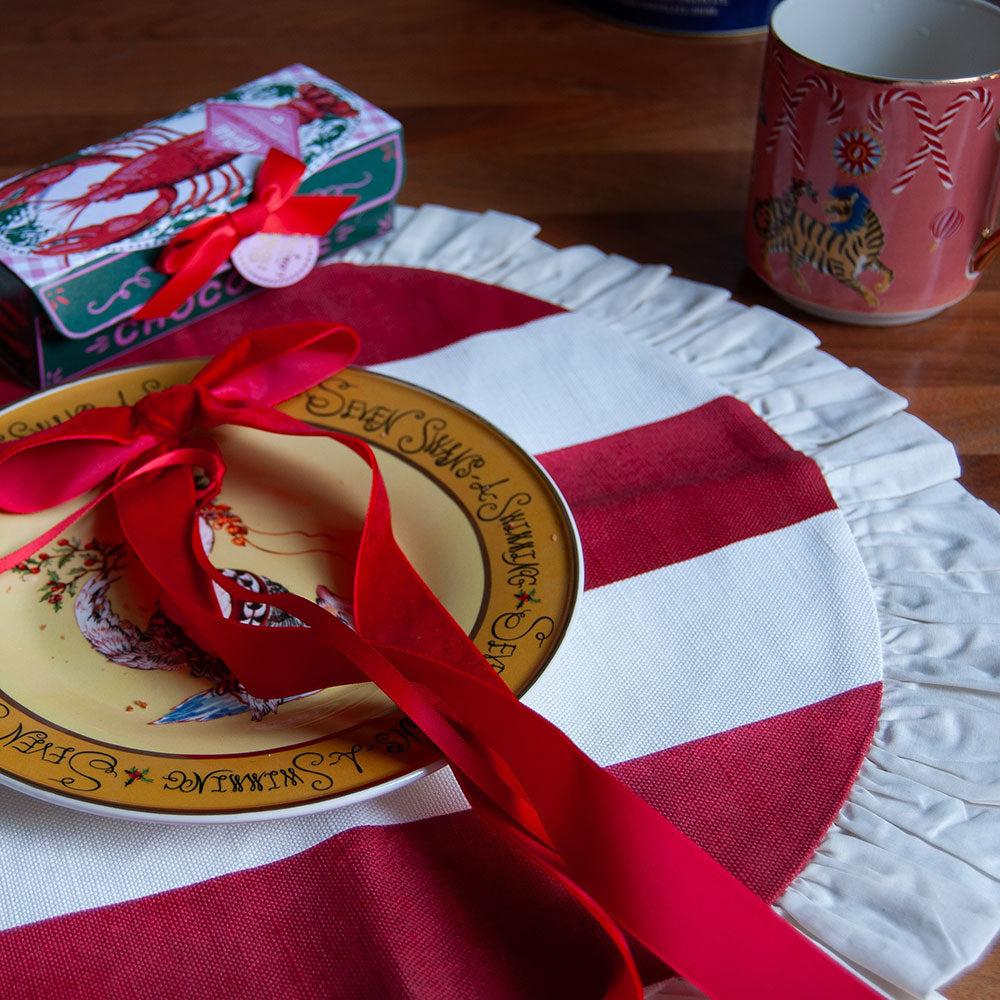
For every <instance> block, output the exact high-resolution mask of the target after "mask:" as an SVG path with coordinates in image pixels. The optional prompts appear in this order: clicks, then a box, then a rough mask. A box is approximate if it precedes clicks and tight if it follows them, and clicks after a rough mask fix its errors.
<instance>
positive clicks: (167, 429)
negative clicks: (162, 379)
mask: <svg viewBox="0 0 1000 1000" xmlns="http://www.w3.org/2000/svg"><path fill="white" fill-rule="evenodd" d="M205 392H206V391H205V390H204V389H201V388H198V387H196V386H193V385H191V384H190V383H185V384H183V385H172V386H170V388H169V389H160V390H159V391H158V392H151V393H150V394H149V395H148V396H143V397H142V398H141V399H140V400H139V401H138V402H137V403H136V404H135V405H134V406H133V407H132V417H133V419H134V420H135V422H136V424H137V425H138V426H139V427H140V428H141V429H142V430H144V431H146V432H147V433H149V434H152V435H154V436H155V437H158V438H160V439H161V440H163V441H181V440H183V439H184V438H186V437H187V436H188V435H189V434H190V433H191V431H192V430H193V429H194V428H195V427H196V426H199V425H200V424H202V422H203V419H204V414H205V410H206V408H205V406H204V401H203V396H204V394H205Z"/></svg>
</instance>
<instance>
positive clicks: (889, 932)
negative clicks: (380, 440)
mask: <svg viewBox="0 0 1000 1000" xmlns="http://www.w3.org/2000/svg"><path fill="white" fill-rule="evenodd" d="M537 232H538V228H537V227H536V226H535V225H533V224H532V223H530V222H526V221H525V220H523V219H519V218H512V217H510V216H504V215H500V214H495V213H486V214H484V215H477V214H471V213H463V212H457V211H454V210H451V209H446V208H440V207H436V206H429V207H424V208H421V209H420V210H418V211H416V212H412V213H411V212H407V211H403V212H401V213H400V216H399V218H398V220H397V231H396V233H394V234H393V235H391V236H390V237H388V238H387V239H385V240H383V241H381V242H377V243H369V244H363V245H361V246H358V247H355V248H353V249H352V250H349V251H347V252H346V253H345V254H344V256H343V259H344V260H345V261H349V262H353V263H359V264H398V265H404V266H417V267H426V268H431V269H435V270H440V271H445V272H449V273H454V274H461V275H464V276H466V277H470V278H475V279H477V280H479V281H484V282H488V283H491V284H497V285H501V286H503V287H506V288H511V289H514V290H517V291H520V292H524V293H525V294H528V295H532V296H536V297H538V298H542V299H545V300H547V301H551V302H553V303H557V304H559V305H561V306H563V307H565V308H568V309H573V310H575V311H578V312H582V313H584V314H587V315H589V316H593V317H594V318H595V319H598V320H599V321H601V322H604V323H607V324H608V326H609V327H611V328H612V329H615V330H620V331H622V332H624V333H626V334H628V335H629V336H631V337H635V338H637V339H639V340H641V341H644V342H646V343H650V344H655V345H657V346H659V347H661V348H662V349H663V350H665V351H669V352H671V353H672V354H673V355H674V356H675V357H677V358H678V359H681V360H683V361H685V362H687V363H688V364H690V365H692V366H693V367H694V368H695V369H696V370H697V371H699V372H700V373H701V374H703V375H705V376H708V377H710V378H712V379H714V380H716V381H718V382H719V383H720V384H721V385H722V386H723V387H724V388H725V389H726V390H727V391H728V392H731V393H732V394H733V395H735V396H737V397H738V398H740V399H742V400H744V401H746V402H747V403H749V404H750V406H751V407H752V408H753V409H754V411H755V412H756V413H757V414H758V415H760V416H761V417H762V418H763V419H764V420H766V421H767V422H768V423H769V424H770V426H771V427H772V428H774V430H776V431H777V432H778V433H779V434H780V435H781V436H782V437H784V438H785V440H786V441H788V442H789V444H791V445H792V446H793V447H795V448H796V449H798V450H800V451H802V452H804V453H805V454H807V455H809V456H810V457H812V458H813V459H814V460H815V461H816V462H817V464H818V465H819V467H820V468H821V469H822V471H823V473H824V475H825V477H826V481H827V484H828V485H829V488H830V490H831V492H832V494H833V496H834V497H835V499H836V500H837V503H838V505H839V507H840V509H841V511H842V513H843V515H844V517H845V519H846V521H847V523H848V525H849V526H850V528H851V531H852V533H853V535H854V538H855V541H856V543H857V546H858V552H859V553H860V555H861V558H862V560H863V561H864V565H865V568H866V570H867V572H868V575H869V578H870V581H871V586H872V594H873V597H874V600H875V604H876V607H877V610H878V615H879V625H880V630H881V639H882V656H883V685H884V686H883V695H882V706H881V712H880V715H879V721H878V726H877V729H876V732H875V736H874V739H873V741H872V745H871V747H870V749H869V752H868V755H867V758H866V760H865V762H864V764H863V765H862V767H861V771H860V773H859V775H858V777H857V780H856V782H855V785H854V787H853V789H852V791H851V793H850V796H849V797H848V799H847V801H846V802H845V804H844V806H843V808H842V810H841V812H840V815H839V816H838V817H837V819H836V821H835V823H834V824H833V826H832V827H831V829H830V830H829V832H828V833H827V835H826V837H825V839H824V840H823V842H822V843H821V844H820V846H819V849H818V850H817V851H816V853H815V854H814V856H813V858H812V860H811V861H810V862H809V863H808V864H807V865H806V867H805V869H804V870H803V871H802V872H801V873H800V874H799V875H798V876H797V877H796V878H795V880H794V881H793V882H792V884H791V885H790V886H789V887H788V888H787V890H786V891H785V892H784V894H783V895H782V896H781V897H780V898H779V899H778V900H777V902H776V904H775V905H776V907H777V908H778V910H779V912H781V913H782V914H783V915H784V916H786V917H787V918H788V919H790V920H792V921H794V922H795V923H796V924H797V925H798V926H799V927H800V928H802V929H803V930H804V931H805V932H806V933H808V934H810V935H811V936H813V937H814V938H815V939H816V940H818V941H820V942H821V943H823V944H824V945H825V946H827V947H828V948H830V949H832V950H833V951H835V952H836V953H837V954H839V955H840V956H842V957H843V958H844V959H845V960H846V961H847V962H849V963H850V964H852V965H854V966H855V967H857V968H858V969H859V970H861V971H863V972H864V973H866V974H867V975H869V976H871V977H873V978H874V980H875V981H876V982H877V983H880V985H882V986H883V988H885V989H886V990H887V991H889V992H891V993H894V994H896V995H899V996H915V997H927V996H934V991H935V990H936V989H937V988H938V987H940V986H941V985H943V984H944V983H946V982H947V981H948V980H950V979H952V978H953V977H954V976H956V975H957V974H959V973H960V972H961V971H962V970H963V969H965V968H967V967H968V966H969V965H971V964H972V963H974V962H975V960H976V959H977V958H978V957H979V956H980V955H981V954H982V952H983V950H984V949H985V948H986V947H987V946H988V945H989V943H990V941H991V940H992V938H993V937H994V936H995V935H996V933H997V931H998V930H1000V882H998V875H1000V847H998V845H1000V810H998V808H997V806H998V804H1000V785H998V778H997V751H998V749H1000V738H998V735H997V734H998V733H1000V655H998V650H1000V601H998V598H1000V542H998V538H1000V515H998V514H997V513H996V512H995V511H993V510H992V509H991V508H990V507H988V506H987V505H986V504H984V503H983V502H982V501H979V500H977V499H975V498H974V497H972V496H971V495H970V494H969V493H968V492H967V491H966V490H964V489H963V488H962V487H961V486H960V485H959V484H958V483H957V482H956V481H955V479H956V477H957V476H958V474H959V471H960V469H959V465H958V460H957V458H956V456H955V453H954V449H953V448H952V447H951V445H950V444H949V443H948V442H947V441H946V440H945V439H944V438H943V437H941V435H939V434H938V433H936V432H935V431H934V430H932V429H931V428H930V427H928V426H927V425H926V424H924V423H922V422H921V421H919V420H918V419H917V418H915V417H913V416H912V415H910V414H908V413H906V412H905V407H906V401H905V400H904V399H903V398H901V397H900V396H898V395H897V394H895V393H893V392H890V391H889V390H887V389H885V388H884V387H882V386H880V385H878V384H877V383H876V382H875V381H874V380H873V379H871V378H870V377H869V376H867V375H866V374H865V373H863V372H861V371H858V370H856V369H851V368H848V367H846V366H845V365H843V364H842V363H840V362H839V361H837V360H836V359H834V358H833V357H831V356H830V355H828V354H825V353H824V352H823V351H822V350H820V349H819V346H818V340H817V338H816V337H815V336H814V335H813V334H812V333H811V332H810V331H809V330H807V329H805V328H804V327H802V326H800V325H798V324H796V323H793V322H791V321H789V320H788V319H786V318H784V317H782V316H779V315H777V314H775V313H773V312H770V311H767V310H764V309H758V308H747V307H744V306H742V305H740V304H738V303H736V302H734V301H732V299H731V298H730V296H729V294H728V293H727V292H726V291H724V290H722V289H718V288H712V287H708V286H705V285H702V284H697V283H694V282H690V281H686V280H684V279H681V278H678V277H675V276H673V275H671V273H670V271H669V269H668V268H666V267H657V266H641V265H638V264H636V263H634V262H632V261H629V260H626V259H624V258H621V257H617V256H613V255H607V254H605V253H603V252H601V251H600V250H598V249H596V248H594V247H588V246H580V247H571V248H569V249H564V250H557V249H554V248H552V247H550V246H547V245H546V244H544V243H542V242H541V241H539V240H538V239H536V234H537ZM678 989H679V990H680V992H673V991H675V990H678ZM656 995H658V996H672V995H677V996H690V995H692V994H691V993H690V992H686V991H685V989H684V988H681V987H677V986H676V985H672V986H671V985H667V986H665V987H664V988H663V990H662V991H661V992H659V993H657V994H656Z"/></svg>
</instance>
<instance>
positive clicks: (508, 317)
mask: <svg viewBox="0 0 1000 1000" xmlns="http://www.w3.org/2000/svg"><path fill="white" fill-rule="evenodd" d="M563 311H564V310H563V309H562V308H561V307H559V306H555V305H552V304H551V303H550V302H543V301H541V300H540V299H534V298H531V297H530V296H528V295H522V294H521V293H520V292H512V291H510V290H509V289H506V288H497V287H495V286H493V285H486V284H483V283H482V282H479V281H473V280H472V279H471V278H462V277H458V276H457V275H453V274H443V273H441V272H440V271H428V270H423V269H419V268H409V267H392V266H372V267H368V266H360V265H357V264H330V265H328V266H326V267H320V268H317V269H316V270H315V271H313V272H312V274H310V275H309V276H308V277H306V278H304V279H303V280H302V281H301V282H299V283H298V284H297V285H291V286H289V287H288V288H274V289H268V291H267V293H266V294H264V295H252V296H250V298H248V299H245V300H243V301H242V302H237V303H236V304H235V305H232V306H229V307H227V308H225V309H222V310H220V311H219V312H217V313H213V314H212V315H210V316H207V317H205V318H204V319H201V320H198V321H197V322H196V323H192V324H191V325H190V326H187V327H182V328H181V329H180V330H175V331H173V332H171V333H169V334H166V335H164V336H161V338H160V339H157V340H154V341H152V342H150V343H147V344H146V345H145V346H143V347H139V348H137V349H136V350H134V351H130V352H129V353H128V354H125V355H119V356H118V357H116V358H115V359H114V360H113V361H112V362H110V363H109V364H108V365H107V366H106V367H108V368H115V367H120V366H121V365H138V364H145V363H147V362H150V361H161V360H164V359H168V358H193V357H202V356H205V355H212V354H216V353H218V351H220V350H221V349H222V348H223V347H225V346H226V345H227V344H229V343H230V342H232V341H233V340H235V339H236V338H237V337H238V336H239V335H240V334H242V333H246V331H247V330H254V329H258V328H260V327H266V326H276V325H278V324H279V323H291V322H295V321H297V320H315V319H317V318H325V319H333V320H336V321H337V322H338V323H345V324H346V325H348V326H351V327H353V328H354V329H355V330H356V331H357V332H358V334H359V335H360V337H361V340H362V350H361V354H360V356H359V358H358V364H362V365H373V364H377V363H379V362H382V361H394V360H396V359H397V358H403V357H410V356H411V355H414V354H422V353H423V352H425V351H433V350H436V349H437V348H439V347H445V346H447V345H448V344H450V343H453V342H454V341H456V340H461V339H462V338H463V337H468V336H471V335H472V334H475V333H483V332H484V331H486V330H503V329H506V328H507V327H511V326H519V325H520V324H522V323H527V322H530V321H531V320H534V319H540V318H541V317H542V316H551V315H552V314H553V313H558V312H563ZM140 326H141V329H142V330H146V329H147V328H148V331H149V333H140V334H139V339H140V340H142V339H144V338H145V337H148V336H150V335H151V336H154V337H155V336H157V321H156V320H150V321H148V324H146V326H142V325H141V324H140ZM27 335H28V334H27V333H26V336H27ZM96 358H97V356H96V355H95V360H96ZM27 393H28V389H27V388H26V387H25V386H23V385H21V384H20V383H18V382H17V381H15V380H14V379H13V378H12V377H11V376H9V375H7V374H5V373H3V372H2V371H0V405H5V404H7V403H10V402H13V401H14V400H16V399H20V398H21V397H22V396H25V395H27Z"/></svg>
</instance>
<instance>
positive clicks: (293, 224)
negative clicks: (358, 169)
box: [262, 194, 358, 236]
mask: <svg viewBox="0 0 1000 1000" xmlns="http://www.w3.org/2000/svg"><path fill="white" fill-rule="evenodd" d="M357 200H358V197H357V195H353V194H352V195H346V194H345V195H318V194H316V195H310V194H297V195H296V196H295V197H294V198H290V199H289V200H288V201H287V202H286V203H285V204H284V205H282V206H281V208H280V209H278V211H277V212H275V213H274V214H273V215H271V216H270V218H269V219H268V220H267V222H266V223H265V224H264V226H263V229H262V231H263V232H266V233H293V234H299V233H304V234H305V235H307V236H326V234H327V233H328V232H329V231H330V230H331V229H333V227H334V225H335V224H336V222H337V220H338V219H339V218H340V217H341V216H342V215H343V214H344V212H346V211H347V210H348V209H349V208H350V207H351V206H352V205H353V204H354V203H355V202H356V201H357Z"/></svg>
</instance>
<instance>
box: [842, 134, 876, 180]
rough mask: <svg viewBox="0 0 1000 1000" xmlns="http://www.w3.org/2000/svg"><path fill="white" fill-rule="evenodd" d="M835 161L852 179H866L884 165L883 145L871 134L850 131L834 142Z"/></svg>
mask: <svg viewBox="0 0 1000 1000" xmlns="http://www.w3.org/2000/svg"><path fill="white" fill-rule="evenodd" d="M833 160H834V162H835V163H836V164H837V166H838V167H840V169H841V170H843V171H844V173H845V174H850V175H851V176H852V177H864V175H865V174H870V173H871V172H872V171H873V170H878V168H879V165H880V164H881V163H882V144H881V143H880V142H879V141H878V139H876V138H875V136H873V135H872V134H871V133H870V132H865V131H863V130H862V129H848V130H847V131H846V132H841V133H840V135H838V136H837V138H836V139H834V140H833Z"/></svg>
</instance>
